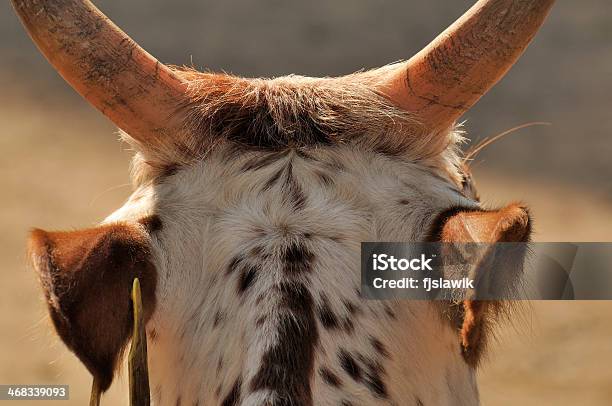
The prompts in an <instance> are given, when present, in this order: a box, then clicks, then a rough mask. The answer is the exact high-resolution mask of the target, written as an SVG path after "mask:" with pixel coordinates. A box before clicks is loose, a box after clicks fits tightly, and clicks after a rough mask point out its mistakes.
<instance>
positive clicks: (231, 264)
mask: <svg viewBox="0 0 612 406" xmlns="http://www.w3.org/2000/svg"><path fill="white" fill-rule="evenodd" d="M241 261H242V257H241V256H236V257H234V258H232V260H231V261H230V262H229V264H228V265H227V270H226V272H225V273H226V275H229V274H232V273H234V271H236V270H237V269H238V265H239V264H240V262H241Z"/></svg>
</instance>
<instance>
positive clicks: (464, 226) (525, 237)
mask: <svg viewBox="0 0 612 406" xmlns="http://www.w3.org/2000/svg"><path fill="white" fill-rule="evenodd" d="M530 234H531V218H530V216H529V212H528V211H527V209H526V208H525V207H523V206H521V205H518V204H511V205H509V206H507V207H504V208H502V209H499V210H492V211H484V210H466V211H462V210H454V211H453V213H451V214H450V215H449V216H447V217H446V218H445V219H444V220H443V223H442V227H441V230H440V232H439V239H440V241H441V242H465V243H469V242H483V243H497V242H527V241H529V238H530ZM522 261H523V259H522V258H517V263H519V262H520V263H522ZM482 263H487V264H490V261H488V260H487V259H486V258H485V259H483V260H482ZM490 271H491V269H489V268H488V267H487V269H477V270H476V272H477V273H478V272H490ZM501 309H502V302H500V301H490V300H464V301H463V309H462V312H461V313H462V316H463V317H462V319H463V320H462V321H461V322H460V325H461V331H460V336H461V344H462V347H463V355H464V358H465V360H466V361H467V363H468V364H470V365H472V366H476V365H477V364H478V361H479V360H480V358H481V355H482V354H483V352H484V349H485V347H486V342H487V334H486V333H487V330H488V329H489V328H490V324H491V323H490V321H489V319H490V318H491V317H495V316H496V315H498V313H499V312H500V310H501Z"/></svg>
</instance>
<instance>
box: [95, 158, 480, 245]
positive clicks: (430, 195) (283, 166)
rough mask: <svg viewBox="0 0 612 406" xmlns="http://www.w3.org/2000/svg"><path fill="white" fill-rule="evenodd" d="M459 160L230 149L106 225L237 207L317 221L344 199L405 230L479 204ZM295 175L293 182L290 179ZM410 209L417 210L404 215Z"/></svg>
mask: <svg viewBox="0 0 612 406" xmlns="http://www.w3.org/2000/svg"><path fill="white" fill-rule="evenodd" d="M451 161H452V159H449V158H448V157H445V156H444V155H443V154H441V155H440V156H438V157H435V159H430V160H427V161H421V162H415V161H412V160H410V159H405V158H402V157H396V156H387V155H384V154H380V153H378V152H375V151H368V150H363V149H361V148H356V147H352V146H343V147H329V148H315V149H291V148H288V149H285V150H278V151H257V150H243V149H240V148H236V147H235V146H226V147H223V148H219V149H218V150H217V151H215V152H213V153H211V154H210V155H209V156H207V157H206V159H203V160H201V161H199V162H196V163H194V164H191V165H186V166H183V167H179V168H178V169H176V170H174V171H172V172H168V173H164V174H162V175H159V176H157V177H154V178H151V179H147V180H146V181H144V182H142V183H141V184H139V185H137V187H136V189H135V191H134V193H133V194H132V195H131V196H130V198H129V200H128V201H127V202H126V203H125V205H124V206H123V207H121V208H120V209H119V210H117V211H116V212H114V213H113V214H111V215H110V216H109V217H108V218H107V219H106V220H105V222H113V221H119V220H132V221H137V220H140V219H141V218H143V217H146V216H149V215H153V214H157V215H161V216H162V217H165V218H167V219H171V218H180V219H187V220H188V221H187V224H186V227H189V223H191V224H198V223H199V222H202V221H207V220H206V219H209V218H211V217H215V218H217V217H219V215H220V214H221V213H224V212H227V211H228V210H230V209H235V210H244V211H245V212H249V211H253V210H256V209H258V208H260V209H261V210H263V209H264V208H265V209H266V211H267V213H268V214H270V215H279V213H284V214H286V215H293V216H298V212H299V213H302V214H303V215H305V216H310V220H309V221H310V222H316V221H317V220H316V217H317V216H318V215H319V213H317V212H314V211H313V210H315V209H317V208H319V209H320V208H323V207H339V205H342V204H344V205H345V206H342V209H346V210H347V211H351V210H352V211H355V210H356V211H359V212H363V213H366V212H367V213H368V216H379V217H380V218H381V219H382V218H385V217H389V216H392V215H393V214H397V215H398V216H400V217H401V221H400V223H402V227H400V228H401V229H402V230H404V228H405V227H407V226H408V225H409V224H411V223H415V224H416V223H424V222H426V220H428V219H429V218H431V217H432V216H434V215H435V214H436V213H437V212H439V211H442V210H444V209H445V208H448V207H451V206H458V205H459V206H466V207H469V206H475V204H476V203H475V202H474V201H473V200H471V199H470V198H468V197H466V196H464V195H463V194H462V192H461V190H460V189H461V186H460V184H459V182H460V180H459V181H458V179H460V174H459V173H458V172H457V170H456V169H455V166H454V165H453V163H452V162H451ZM287 178H291V179H292V181H291V182H292V183H293V184H292V185H290V186H287V185H286V184H285V183H286V182H285V183H284V180H286V179H287ZM291 199H298V200H302V201H301V202H300V207H298V209H299V210H297V209H296V207H295V206H292V205H291V204H288V200H291ZM402 207H403V208H404V209H406V210H407V212H409V213H410V214H409V215H408V214H406V213H403V214H402V209H401V208H402ZM389 208H393V210H392V211H391V212H389ZM342 209H340V208H339V210H342ZM408 209H409V210H408ZM309 210H310V211H309ZM304 213H306V214H304ZM389 221H393V220H392V219H389ZM347 226H348V225H347ZM398 227H399V225H398ZM421 228H422V224H421ZM416 231H417V230H415V231H413V233H416ZM390 237H391V236H389V238H390ZM405 237H406V238H407V237H409V236H408V235H406V236H405ZM410 237H413V238H414V237H417V235H410Z"/></svg>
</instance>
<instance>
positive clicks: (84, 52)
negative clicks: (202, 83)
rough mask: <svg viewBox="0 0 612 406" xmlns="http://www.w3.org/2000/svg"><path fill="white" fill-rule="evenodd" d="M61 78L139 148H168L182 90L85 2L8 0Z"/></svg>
mask: <svg viewBox="0 0 612 406" xmlns="http://www.w3.org/2000/svg"><path fill="white" fill-rule="evenodd" d="M12 3H13V7H14V8H15V10H16V11H17V14H18V15H19V17H20V18H21V21H22V23H23V25H24V26H25V28H26V30H27V31H28V33H29V34H30V36H31V37H32V39H33V40H34V42H35V43H36V45H37V46H38V48H39V49H40V50H41V52H42V53H43V54H44V55H45V57H46V58H47V59H48V60H49V62H50V63H51V64H52V65H53V66H54V67H55V69H57V71H58V72H59V73H60V75H62V77H63V78H64V79H65V80H66V81H67V82H68V83H70V85H71V86H72V87H73V88H74V89H75V90H76V91H77V92H79V94H81V96H83V97H84V98H85V99H87V101H89V102H90V103H91V104H92V105H93V106H95V107H96V108H97V109H98V110H100V111H101V112H102V113H104V114H105V115H106V116H107V117H108V118H110V119H111V120H112V121H113V122H114V123H115V124H116V125H117V126H118V127H119V128H121V129H122V130H124V131H125V132H127V133H128V134H129V135H130V136H131V137H133V138H134V139H135V140H136V141H138V142H139V143H141V144H143V145H145V146H147V145H148V146H149V147H153V148H155V147H157V146H159V145H156V144H159V143H167V142H170V140H168V139H167V138H170V134H169V133H171V132H173V130H175V129H176V127H175V126H178V125H179V121H178V120H177V117H176V112H177V109H178V108H179V107H180V105H181V102H182V101H183V99H184V98H185V92H186V86H185V85H184V84H183V83H182V82H181V81H180V80H179V78H178V77H177V76H176V75H175V74H174V73H173V72H172V71H171V70H170V69H169V68H168V67H167V66H165V65H163V64H162V63H160V62H159V61H157V60H156V59H155V58H154V57H152V56H151V55H149V54H148V53H147V52H146V51H145V50H144V49H142V48H140V47H139V46H138V44H136V43H135V42H134V41H133V40H132V39H131V38H130V37H129V36H127V34H125V33H124V32H123V31H121V30H120V29H119V28H118V27H117V26H116V25H114V24H113V23H112V22H111V21H110V20H109V19H108V18H107V17H106V16H105V15H104V14H102V13H101V12H100V10H98V9H97V8H96V7H95V6H94V5H93V4H92V3H91V2H90V1H88V0H12Z"/></svg>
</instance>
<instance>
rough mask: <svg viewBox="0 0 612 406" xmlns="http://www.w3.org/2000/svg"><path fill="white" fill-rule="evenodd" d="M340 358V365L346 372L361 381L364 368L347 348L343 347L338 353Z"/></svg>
mask: <svg viewBox="0 0 612 406" xmlns="http://www.w3.org/2000/svg"><path fill="white" fill-rule="evenodd" d="M338 359H339V360H340V366H341V367H342V369H344V371H346V373H347V374H348V375H349V376H350V377H351V378H353V380H355V381H357V382H359V381H361V378H362V370H361V367H360V366H359V364H357V361H355V359H354V358H353V356H352V355H351V354H349V353H348V352H347V351H346V350H344V349H341V350H340V351H339V353H338Z"/></svg>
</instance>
